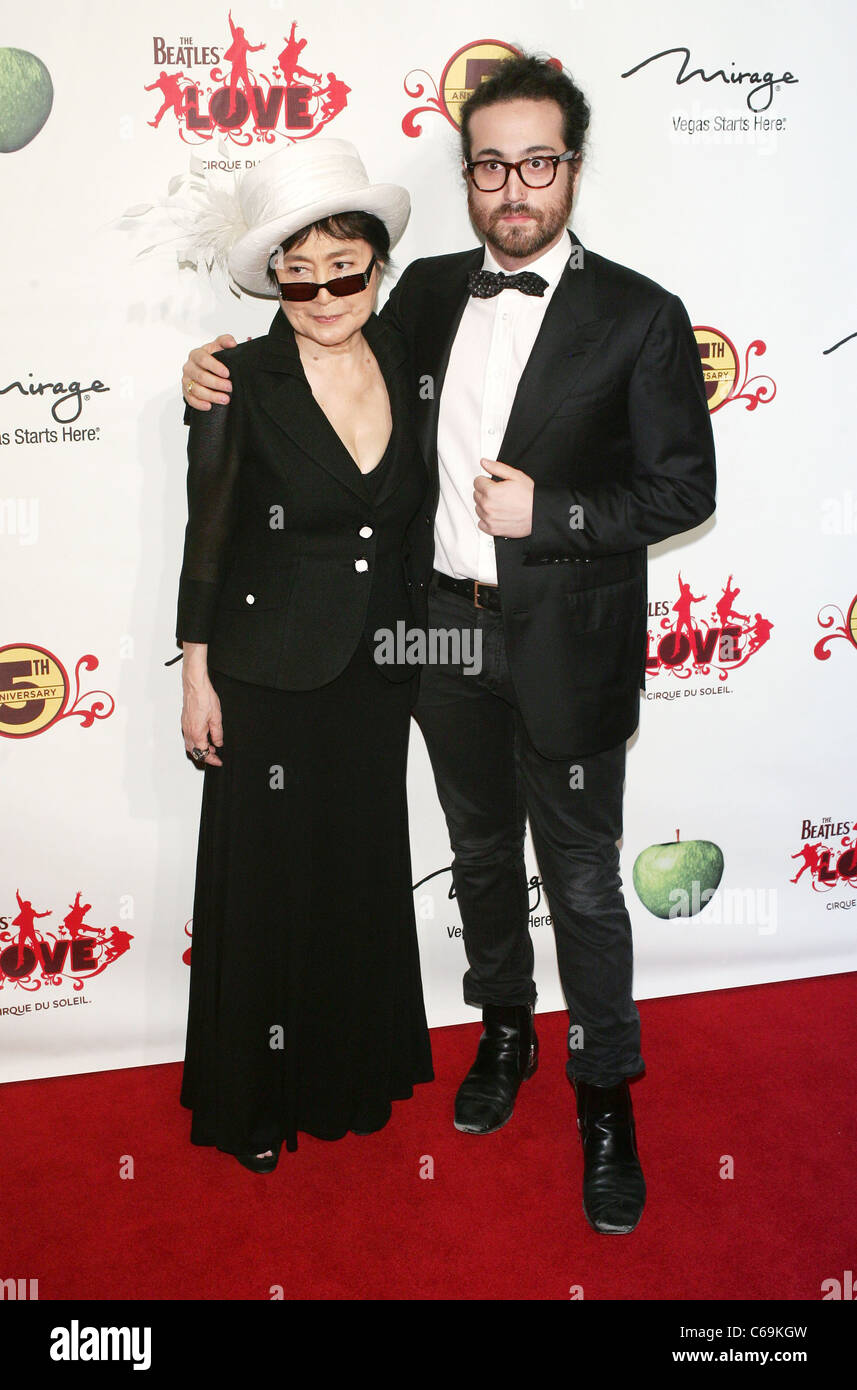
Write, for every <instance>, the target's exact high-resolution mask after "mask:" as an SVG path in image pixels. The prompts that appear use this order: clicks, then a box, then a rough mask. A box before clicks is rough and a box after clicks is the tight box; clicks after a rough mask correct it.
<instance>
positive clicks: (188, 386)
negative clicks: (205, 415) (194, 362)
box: [187, 381, 196, 395]
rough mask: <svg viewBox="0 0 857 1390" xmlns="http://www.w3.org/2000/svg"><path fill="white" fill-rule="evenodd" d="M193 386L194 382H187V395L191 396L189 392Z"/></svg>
mask: <svg viewBox="0 0 857 1390" xmlns="http://www.w3.org/2000/svg"><path fill="white" fill-rule="evenodd" d="M194 386H196V382H195V381H189V382H188V384H187V393H188V395H190V394H191V392H192V391H193V388H194Z"/></svg>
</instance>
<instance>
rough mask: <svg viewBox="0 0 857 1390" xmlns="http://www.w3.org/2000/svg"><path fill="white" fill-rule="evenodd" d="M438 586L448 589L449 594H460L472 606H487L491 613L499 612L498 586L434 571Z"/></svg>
mask: <svg viewBox="0 0 857 1390" xmlns="http://www.w3.org/2000/svg"><path fill="white" fill-rule="evenodd" d="M434 577H435V579H436V580H437V583H438V588H440V589H449V591H450V593H451V594H461V596H462V598H466V599H469V600H470V602H471V603H472V604H473V607H474V608H489V609H490V610H491V612H492V613H499V612H500V586H499V585H498V584H481V583H480V582H479V580H478V579H453V578H452V575H450V574H443V573H442V572H441V571H440V570H435V571H434Z"/></svg>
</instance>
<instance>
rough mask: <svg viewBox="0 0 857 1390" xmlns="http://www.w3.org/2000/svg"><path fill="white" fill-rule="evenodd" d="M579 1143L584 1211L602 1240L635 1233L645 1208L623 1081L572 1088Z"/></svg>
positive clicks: (584, 1083) (628, 1097)
mask: <svg viewBox="0 0 857 1390" xmlns="http://www.w3.org/2000/svg"><path fill="white" fill-rule="evenodd" d="M573 1085H574V1091H575V1095H576V1097H577V1127H578V1129H579V1130H580V1138H581V1140H582V1142H583V1210H584V1213H585V1215H586V1219H587V1221H588V1222H589V1224H590V1226H591V1227H592V1228H593V1230H595V1231H602V1232H604V1233H605V1234H606V1235H627V1233H628V1232H629V1231H633V1229H634V1227H635V1226H636V1225H637V1223H638V1221H639V1220H640V1217H641V1216H642V1214H643V1207H644V1206H645V1203H646V1183H645V1180H644V1178H643V1170H642V1168H641V1167H640V1160H639V1158H638V1156H637V1139H636V1132H635V1129H634V1112H633V1110H632V1108H631V1093H630V1091H629V1089H628V1082H627V1080H625V1079H623V1080H622V1081H620V1082H619V1084H618V1085H617V1086H593V1085H591V1083H590V1082H588V1081H578V1080H575V1081H574V1082H573Z"/></svg>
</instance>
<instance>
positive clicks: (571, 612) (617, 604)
mask: <svg viewBox="0 0 857 1390" xmlns="http://www.w3.org/2000/svg"><path fill="white" fill-rule="evenodd" d="M644 601H645V600H644V590H643V585H642V582H641V580H640V578H639V577H635V578H633V579H621V580H619V581H618V582H617V583H615V584H599V585H598V586H597V587H595V588H590V589H576V590H575V591H574V592H573V593H566V595H565V603H566V622H567V626H568V630H569V631H570V632H575V633H580V632H600V631H601V630H602V629H603V628H611V627H619V626H620V625H622V624H625V625H628V626H632V625H634V624H635V623H639V622H640V621H641V620H642V618H643V608H644Z"/></svg>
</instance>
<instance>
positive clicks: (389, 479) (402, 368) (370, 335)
mask: <svg viewBox="0 0 857 1390" xmlns="http://www.w3.org/2000/svg"><path fill="white" fill-rule="evenodd" d="M363 335H364V337H365V338H366V341H367V343H368V344H369V346H370V348H371V349H372V352H373V353H374V355H375V358H376V361H377V363H378V366H379V367H380V368H381V373H382V375H383V377H384V381H385V384H386V387H387V395H388V396H389V398H390V413H391V415H392V417H393V435H394V436H398V437H399V439H400V440H401V439H402V438H404V439H405V440H407V439H408V437H410V439H411V441H412V442H413V441H414V436H413V423H412V421H411V412H410V408H409V405H410V403H409V400H408V386H409V376H408V370H407V359H408V351H407V347H406V345H405V343H404V341H403V340H402V339H401V338H400V336H399V334H398V333H394V332H393V331H392V329H389V328H387V326H386V325H385V324H383V323H381V321H380V320H379V319H378V318H377V316H376V315H375V314H373V315H372V317H371V318H370V319H369V320H368V321H367V323H365V324H364V326H363ZM391 448H392V451H393V454H392V458H391V459H390V460H389V462H388V463H386V464H385V465H384V472H383V475H382V477H381V481H380V483H379V485H378V490H377V492H376V493H375V506H376V507H380V506H381V505H382V503H383V502H385V501H386V500H387V498H388V497H390V496H391V495H392V493H394V492H395V490H396V488H397V487H398V486H399V484H400V483H401V482H402V480H403V471H402V462H403V461H408V460H409V455H410V451H409V449H408V448H407V445H406V447H405V448H404V449H399V448H397V445H396V439H395V438H392V437H391ZM360 481H361V482H362V479H361V480H360Z"/></svg>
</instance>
